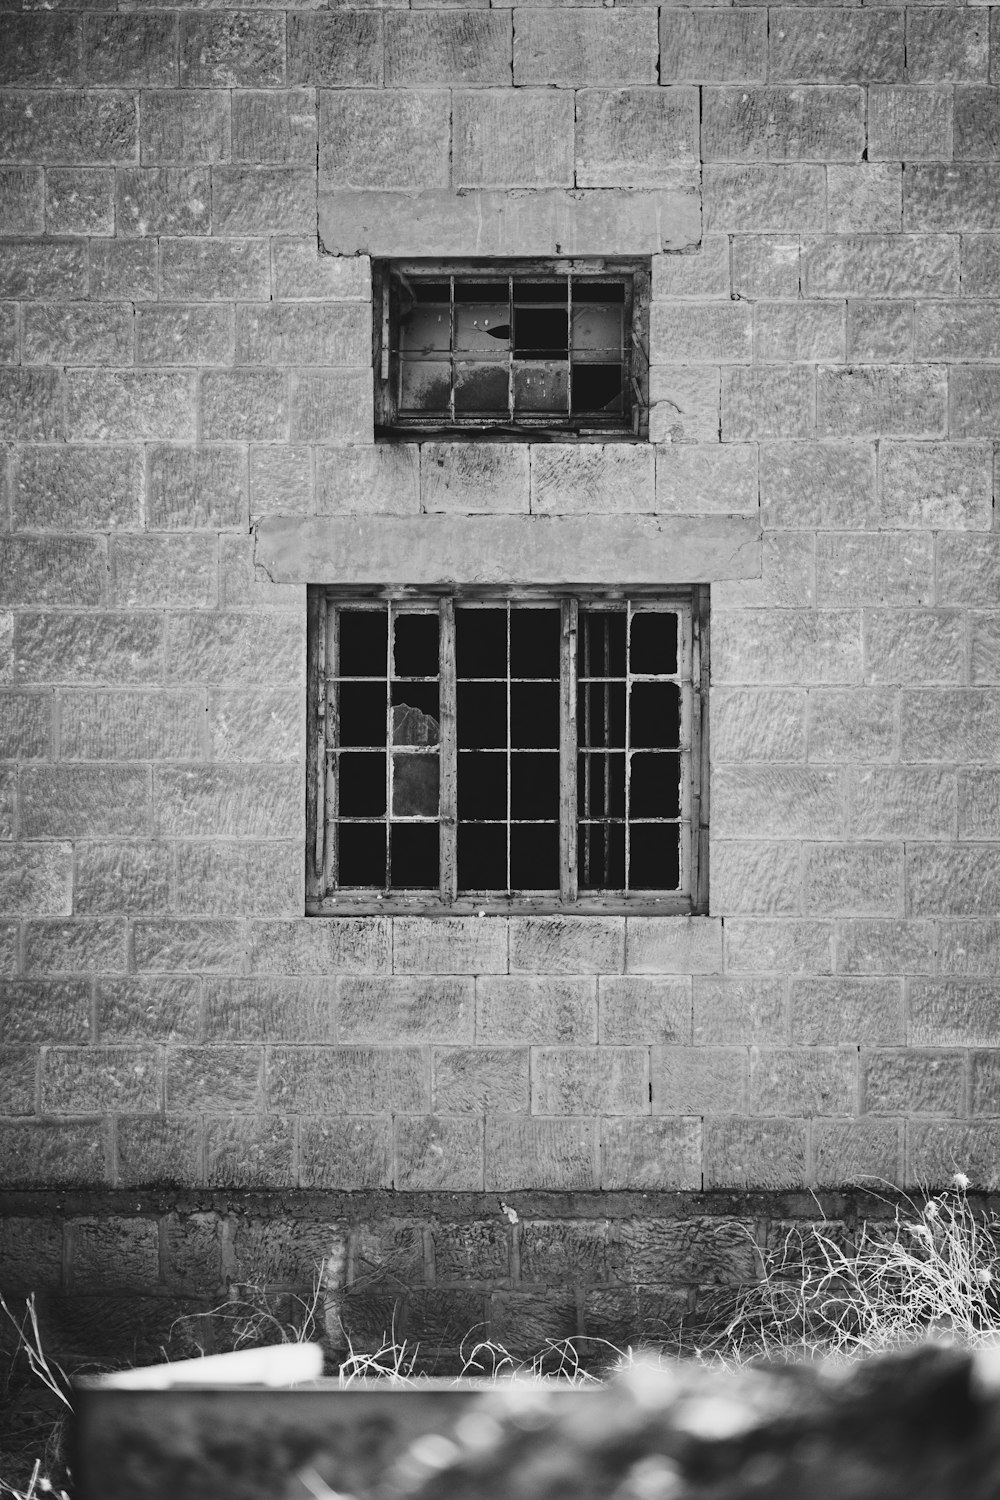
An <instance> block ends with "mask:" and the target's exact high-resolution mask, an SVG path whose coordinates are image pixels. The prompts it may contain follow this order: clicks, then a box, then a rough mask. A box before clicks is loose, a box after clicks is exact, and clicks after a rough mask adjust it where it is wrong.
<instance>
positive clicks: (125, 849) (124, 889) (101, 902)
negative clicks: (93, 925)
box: [73, 839, 171, 916]
mask: <svg viewBox="0 0 1000 1500" xmlns="http://www.w3.org/2000/svg"><path fill="white" fill-rule="evenodd" d="M170 868H171V851H170V849H169V847H168V846H167V845H166V844H161V843H152V842H151V841H147V840H141V841H140V840H135V839H130V840H128V841H127V842H117V841H116V842H113V843H111V842H109V843H84V844H78V845H77V849H76V865H75V871H74V879H73V910H74V911H75V912H76V913H77V914H78V915H80V916H98V915H114V914H115V913H117V912H124V913H126V914H128V915H132V914H134V913H137V912H162V911H168V910H169V908H170Z"/></svg>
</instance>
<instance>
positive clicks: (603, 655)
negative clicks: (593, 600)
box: [579, 609, 626, 677]
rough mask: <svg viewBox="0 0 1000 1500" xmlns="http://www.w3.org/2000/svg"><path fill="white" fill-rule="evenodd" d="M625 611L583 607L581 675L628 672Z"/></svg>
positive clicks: (595, 675) (622, 675)
mask: <svg viewBox="0 0 1000 1500" xmlns="http://www.w3.org/2000/svg"><path fill="white" fill-rule="evenodd" d="M625 625H626V620H625V611H624V610H614V611H612V610H597V609H588V610H586V611H584V610H581V611H580V668H579V670H580V676H581V677H624V676H625Z"/></svg>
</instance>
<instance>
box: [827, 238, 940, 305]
mask: <svg viewBox="0 0 1000 1500" xmlns="http://www.w3.org/2000/svg"><path fill="white" fill-rule="evenodd" d="M802 267H803V274H804V280H805V289H806V291H807V292H808V294H809V296H811V297H837V298H841V297H923V296H926V295H927V294H928V293H930V294H931V295H933V296H935V297H938V296H941V295H942V293H944V294H947V293H948V292H949V291H951V292H956V291H957V290H958V286H959V272H958V240H957V238H956V236H955V235H953V234H864V235H862V234H854V235H850V234H838V235H832V234H830V235H823V236H822V237H820V238H816V239H807V240H806V241H805V243H804V245H803V248H802Z"/></svg>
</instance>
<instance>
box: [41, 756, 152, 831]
mask: <svg viewBox="0 0 1000 1500" xmlns="http://www.w3.org/2000/svg"><path fill="white" fill-rule="evenodd" d="M20 807H21V830H22V833H23V834H24V835H25V836H26V837H28V838H87V837H88V836H93V835H94V834H98V835H99V834H107V833H113V834H116V835H118V836H126V837H127V836H128V835H129V834H133V835H134V834H143V833H147V832H148V831H149V816H150V799H149V772H148V771H147V770H145V769H143V768H140V767H138V766H137V767H125V766H100V767H97V766H58V767H56V766H30V767H28V766H26V767H25V768H24V770H23V771H22V773H21V785H20Z"/></svg>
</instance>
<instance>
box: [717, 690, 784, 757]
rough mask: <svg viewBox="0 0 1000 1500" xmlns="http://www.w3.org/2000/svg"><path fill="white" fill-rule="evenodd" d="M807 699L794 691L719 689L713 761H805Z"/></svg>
mask: <svg viewBox="0 0 1000 1500" xmlns="http://www.w3.org/2000/svg"><path fill="white" fill-rule="evenodd" d="M805 716H806V695H805V693H804V692H803V691H802V690H801V689H792V688H770V689H769V688H764V689H754V688H749V689H743V688H719V689H718V690H717V691H716V692H715V693H714V694H713V697H712V759H713V761H714V762H716V763H717V764H724V763H725V762H726V761H755V760H756V761H759V760H764V761H767V760H804V759H805V748H806V731H805Z"/></svg>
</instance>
